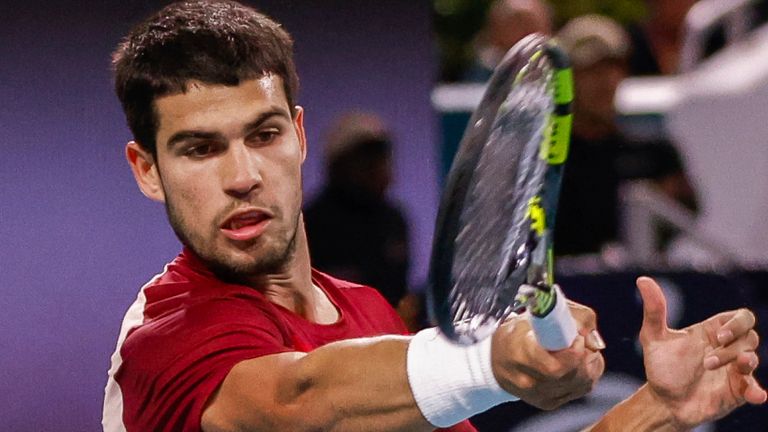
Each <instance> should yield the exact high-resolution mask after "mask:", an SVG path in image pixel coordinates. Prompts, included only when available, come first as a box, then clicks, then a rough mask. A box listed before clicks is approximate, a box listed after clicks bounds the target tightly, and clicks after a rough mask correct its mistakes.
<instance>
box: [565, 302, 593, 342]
mask: <svg viewBox="0 0 768 432" xmlns="http://www.w3.org/2000/svg"><path fill="white" fill-rule="evenodd" d="M568 309H569V310H570V311H571V315H573V319H574V320H575V321H576V325H577V327H578V328H579V333H581V334H582V335H587V334H589V333H590V332H591V331H592V330H594V329H596V328H597V314H595V311H594V310H592V308H590V307H588V306H584V305H583V304H580V303H576V302H574V301H571V300H568Z"/></svg>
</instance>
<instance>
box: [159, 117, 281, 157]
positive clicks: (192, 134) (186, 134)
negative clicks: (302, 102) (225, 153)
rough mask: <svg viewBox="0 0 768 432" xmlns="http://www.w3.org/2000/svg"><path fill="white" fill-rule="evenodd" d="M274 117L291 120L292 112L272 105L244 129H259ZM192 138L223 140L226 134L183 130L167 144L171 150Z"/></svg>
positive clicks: (169, 139) (247, 130)
mask: <svg viewBox="0 0 768 432" xmlns="http://www.w3.org/2000/svg"><path fill="white" fill-rule="evenodd" d="M273 117H282V118H283V119H285V120H289V121H290V120H291V114H290V113H289V112H288V111H287V110H285V108H282V107H278V106H272V107H270V110H269V111H265V112H263V113H261V114H259V115H258V117H256V118H255V119H253V120H252V121H250V122H248V123H247V124H246V125H245V126H244V127H243V131H244V132H245V133H248V132H249V131H252V130H254V129H257V128H258V127H259V126H261V125H262V124H263V123H264V122H266V121H267V120H269V119H271V118H273ZM190 139H199V140H222V141H223V140H224V135H223V134H221V133H219V132H208V131H204V130H182V131H179V132H176V133H175V134H173V135H171V137H170V138H168V142H167V144H166V146H167V148H168V149H169V150H171V149H173V147H174V146H176V145H178V144H180V143H182V142H184V141H186V140H190Z"/></svg>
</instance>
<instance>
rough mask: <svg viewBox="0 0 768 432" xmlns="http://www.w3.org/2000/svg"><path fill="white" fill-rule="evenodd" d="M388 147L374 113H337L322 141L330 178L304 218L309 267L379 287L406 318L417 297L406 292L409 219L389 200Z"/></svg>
mask: <svg viewBox="0 0 768 432" xmlns="http://www.w3.org/2000/svg"><path fill="white" fill-rule="evenodd" d="M391 151H392V144H391V135H390V133H389V131H388V130H387V128H386V127H385V125H384V122H383V121H382V120H381V119H380V118H379V117H378V116H376V115H375V114H371V113H362V112H353V113H348V114H345V115H343V116H341V117H340V118H339V119H338V120H337V121H336V122H335V123H334V125H333V126H332V128H331V129H330V131H329V132H328V135H327V138H326V146H325V162H326V174H327V182H326V184H325V186H324V188H323V190H322V191H321V193H320V194H319V196H318V197H317V198H315V199H314V200H312V201H311V202H310V203H309V204H308V206H307V207H306V208H305V211H304V220H305V223H306V230H307V237H308V240H309V244H310V251H311V254H312V256H311V258H312V265H313V266H314V267H316V268H318V269H320V270H322V271H326V272H328V273H331V274H333V275H335V276H338V277H340V278H342V279H347V280H350V281H354V282H358V283H361V284H365V285H369V286H372V287H374V288H376V289H378V290H379V291H380V292H381V293H382V295H383V296H384V297H385V298H386V299H387V301H389V302H390V303H391V304H392V305H393V306H394V307H395V308H397V309H398V312H400V314H401V316H402V317H403V319H404V320H405V321H406V323H408V321H409V320H414V319H415V316H416V315H417V314H418V313H419V308H420V302H419V301H418V298H415V297H414V296H410V295H407V293H408V289H407V288H408V285H407V276H408V264H409V256H408V227H407V223H406V219H405V216H404V214H403V212H402V211H401V210H400V209H399V208H398V207H397V206H396V205H394V204H393V203H391V202H390V201H389V199H388V198H387V189H388V188H389V186H390V184H391V181H392V160H391Z"/></svg>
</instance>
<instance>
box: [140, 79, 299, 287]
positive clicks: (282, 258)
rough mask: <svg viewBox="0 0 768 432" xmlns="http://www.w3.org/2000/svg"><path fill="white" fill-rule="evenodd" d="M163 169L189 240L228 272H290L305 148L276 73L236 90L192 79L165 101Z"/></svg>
mask: <svg viewBox="0 0 768 432" xmlns="http://www.w3.org/2000/svg"><path fill="white" fill-rule="evenodd" d="M155 107H156V111H157V116H158V120H159V127H158V131H157V156H156V161H155V162H156V164H155V165H156V166H155V169H157V171H158V174H159V175H158V178H159V180H160V182H161V187H162V196H161V197H158V199H161V200H164V202H165V205H166V209H167V212H168V217H169V220H170V223H171V225H172V226H173V229H174V231H175V232H176V234H177V235H178V236H179V238H180V239H181V241H182V242H183V243H185V244H186V245H187V246H188V247H190V248H191V249H192V250H193V251H195V253H197V255H198V256H200V257H201V258H202V259H203V260H204V261H205V262H207V263H208V264H209V266H210V267H211V268H212V269H213V270H214V271H216V272H217V273H219V274H220V275H221V276H224V277H231V278H237V279H241V278H244V277H247V276H254V275H259V274H264V273H272V272H279V271H281V270H284V269H285V266H286V264H287V263H288V262H289V260H290V259H291V258H292V254H293V251H294V248H295V239H296V232H297V227H298V224H299V215H300V210H301V199H302V195H301V165H302V162H303V161H304V157H305V155H306V140H305V135H304V127H303V112H302V111H301V110H300V109H299V111H298V113H297V115H296V116H295V118H292V117H291V114H290V112H291V110H290V107H289V106H288V103H287V101H286V98H285V93H284V91H283V85H282V81H281V79H280V78H279V77H277V76H274V75H267V76H265V77H262V78H259V79H253V80H249V81H244V82H242V83H241V84H240V85H238V86H236V87H227V86H223V85H209V84H203V83H199V82H192V83H190V85H189V89H188V91H187V92H186V93H182V94H175V95H170V96H165V97H161V98H158V99H157V100H156V101H155Z"/></svg>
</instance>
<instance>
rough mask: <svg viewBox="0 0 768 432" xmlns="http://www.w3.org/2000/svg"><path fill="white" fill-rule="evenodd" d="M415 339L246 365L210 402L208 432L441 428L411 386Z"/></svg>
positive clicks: (380, 340)
mask: <svg viewBox="0 0 768 432" xmlns="http://www.w3.org/2000/svg"><path fill="white" fill-rule="evenodd" d="M408 341H409V338H407V337H396V336H388V337H377V338H370V339H354V340H349V341H342V342H335V343H332V344H329V345H326V346H324V347H322V348H318V349H316V350H314V351H312V352H311V353H309V354H303V353H296V352H291V353H284V354H276V355H270V356H265V357H261V358H257V359H253V360H248V361H244V362H242V363H240V364H238V365H237V366H235V368H233V369H232V371H231V372H230V373H229V375H228V376H227V378H226V379H225V380H224V382H223V384H222V385H221V387H220V389H219V391H218V392H217V394H216V395H214V397H213V398H212V400H211V402H210V403H209V406H208V408H207V409H206V410H205V412H204V414H203V419H202V426H203V430H205V431H207V432H218V431H274V430H291V431H316V430H332V431H361V430H366V431H389V430H403V431H431V430H434V429H435V428H434V426H432V425H430V424H429V423H428V422H427V421H426V420H425V419H424V417H423V416H422V415H421V412H420V411H419V409H418V407H417V406H416V403H415V401H414V400H413V396H412V394H411V392H410V388H409V386H408V378H407V375H406V368H405V362H406V351H407V348H408Z"/></svg>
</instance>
